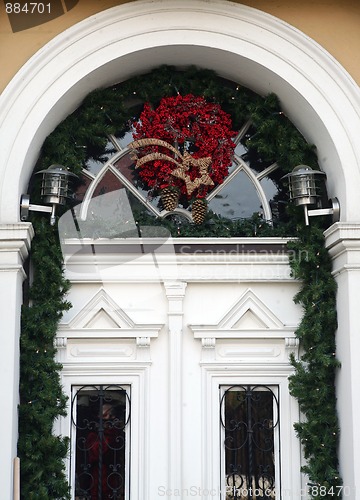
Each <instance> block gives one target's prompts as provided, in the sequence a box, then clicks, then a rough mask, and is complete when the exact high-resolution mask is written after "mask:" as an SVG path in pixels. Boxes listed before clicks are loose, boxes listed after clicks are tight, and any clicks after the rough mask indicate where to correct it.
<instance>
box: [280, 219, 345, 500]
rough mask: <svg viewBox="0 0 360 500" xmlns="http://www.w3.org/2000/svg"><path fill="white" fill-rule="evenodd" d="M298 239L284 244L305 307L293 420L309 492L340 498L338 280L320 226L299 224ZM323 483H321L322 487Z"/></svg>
mask: <svg viewBox="0 0 360 500" xmlns="http://www.w3.org/2000/svg"><path fill="white" fill-rule="evenodd" d="M298 235H299V236H298V239H297V240H296V241H292V242H291V243H289V244H288V246H289V247H290V248H291V249H292V250H294V252H293V256H294V255H296V258H294V259H292V260H290V265H291V269H292V275H293V277H294V278H296V279H299V280H301V289H300V291H299V292H298V293H297V295H296V296H295V299H294V300H295V303H297V304H301V305H302V307H303V317H302V320H301V323H300V325H299V327H298V329H297V331H296V335H297V337H298V338H299V340H300V346H301V350H302V355H301V357H300V360H296V359H295V358H294V356H292V358H291V362H292V364H293V366H294V368H295V374H294V375H292V376H291V377H290V392H291V394H292V395H293V396H294V397H295V398H296V399H297V400H298V402H299V407H300V410H301V412H302V414H303V415H304V417H305V418H304V421H303V422H300V423H297V424H296V425H295V429H296V432H297V434H298V436H299V438H300V440H301V443H302V445H303V450H304V456H305V459H306V460H307V464H306V465H305V466H304V467H303V472H305V473H306V474H307V475H308V477H309V478H310V481H312V483H313V485H311V484H310V488H309V490H310V493H311V494H312V498H326V499H331V498H334V496H335V497H338V498H340V497H341V494H339V493H340V492H341V488H340V487H341V484H342V483H341V479H340V477H339V471H338V459H337V447H338V438H339V425H338V419H337V412H336V396H335V374H336V370H337V369H338V367H339V362H338V360H337V359H336V354H335V350H336V345H335V332H336V328H337V315H336V282H335V279H334V277H333V276H332V274H331V259H330V257H329V254H328V252H327V251H326V249H325V246H324V236H323V230H322V229H321V227H319V226H317V224H316V222H314V223H313V225H312V226H308V227H305V228H304V227H301V228H299V232H298ZM320 488H322V489H320Z"/></svg>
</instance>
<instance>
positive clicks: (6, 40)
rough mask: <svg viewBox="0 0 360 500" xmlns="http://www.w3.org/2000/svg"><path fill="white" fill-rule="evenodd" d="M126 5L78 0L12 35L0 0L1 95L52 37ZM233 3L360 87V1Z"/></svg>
mask: <svg viewBox="0 0 360 500" xmlns="http://www.w3.org/2000/svg"><path fill="white" fill-rule="evenodd" d="M128 1H133V0H79V2H78V4H77V5H76V6H75V7H74V8H73V9H71V10H70V11H69V12H67V13H66V14H64V15H62V16H60V17H57V18H56V19H54V20H52V21H49V22H47V23H45V24H42V25H39V26H36V27H34V28H29V29H26V30H23V31H18V32H16V33H13V32H12V30H11V25H10V22H9V20H8V17H7V15H6V12H5V6H4V3H3V2H0V92H1V91H2V90H3V89H4V87H5V86H6V85H7V83H8V82H9V81H10V80H11V78H12V77H13V76H14V75H15V74H16V72H17V71H18V70H19V69H20V68H21V66H22V65H23V64H24V63H25V62H26V61H27V60H28V59H29V58H30V57H31V56H32V55H33V54H34V53H35V52H37V51H38V50H39V49H40V48H41V47H42V46H44V45H45V44H46V43H47V42H48V41H50V40H51V39H52V38H53V37H54V36H56V35H57V34H59V33H61V32H62V31H64V30H65V29H66V28H68V27H70V26H72V25H73V24H75V23H77V22H79V21H81V20H82V19H85V18H86V17H88V16H90V15H92V14H96V13H97V12H100V11H102V10H105V9H108V8H110V7H113V6H115V5H119V4H123V3H127V2H128ZM210 1H211V0H210ZM45 3H46V2H45ZM63 3H64V2H63ZM237 3H242V4H244V5H249V6H251V7H255V8H257V9H259V10H263V11H264V12H267V13H269V14H272V15H274V16H276V17H278V18H280V19H283V20H284V21H286V22H287V23H289V24H291V25H293V26H295V27H297V28H298V29H299V30H301V31H303V32H304V33H306V34H307V35H308V36H310V37H311V38H313V39H314V40H316V41H317V42H318V43H319V44H320V45H322V46H323V47H324V48H325V49H326V50H327V51H328V52H330V53H331V54H332V55H333V56H334V57H335V58H336V59H337V60H338V61H339V62H340V63H341V64H342V65H343V66H344V67H345V69H346V70H347V71H348V72H349V73H350V74H351V75H352V77H353V78H354V79H355V81H356V82H357V83H358V84H360V0H300V1H299V0H241V1H240V0H237Z"/></svg>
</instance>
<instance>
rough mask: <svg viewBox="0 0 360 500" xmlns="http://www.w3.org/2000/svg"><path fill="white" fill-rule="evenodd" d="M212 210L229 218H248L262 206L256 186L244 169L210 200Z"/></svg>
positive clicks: (260, 210) (259, 211)
mask: <svg viewBox="0 0 360 500" xmlns="http://www.w3.org/2000/svg"><path fill="white" fill-rule="evenodd" d="M209 210H212V211H213V212H215V213H216V214H218V215H221V216H222V217H226V218H227V219H246V218H247V217H251V216H252V215H253V214H254V213H255V212H257V213H262V207H261V204H260V200H259V197H258V194H257V192H256V189H255V186H254V185H253V183H252V182H251V180H250V179H249V177H248V176H247V175H246V173H245V172H244V171H243V170H242V171H240V172H238V173H237V174H236V176H235V177H234V178H233V179H232V181H231V182H229V184H227V185H226V186H224V187H223V189H221V191H220V192H219V193H218V194H217V195H216V196H215V197H214V198H213V199H212V200H211V201H210V202H209Z"/></svg>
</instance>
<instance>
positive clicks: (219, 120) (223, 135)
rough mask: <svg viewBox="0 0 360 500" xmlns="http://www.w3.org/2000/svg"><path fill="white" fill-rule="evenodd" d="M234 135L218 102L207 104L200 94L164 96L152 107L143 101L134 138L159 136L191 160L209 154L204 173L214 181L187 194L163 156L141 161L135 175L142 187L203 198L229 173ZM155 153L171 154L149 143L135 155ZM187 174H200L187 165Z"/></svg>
mask: <svg viewBox="0 0 360 500" xmlns="http://www.w3.org/2000/svg"><path fill="white" fill-rule="evenodd" d="M235 135H236V132H234V131H233V130H232V122H231V117H230V115H229V114H227V113H225V112H224V111H223V110H222V109H221V107H220V106H219V105H218V104H214V103H209V102H207V101H206V100H205V99H204V98H203V97H197V96H194V95H192V94H188V95H185V96H182V95H177V96H176V97H165V98H163V99H162V100H161V101H160V104H159V106H158V107H157V108H156V109H155V110H154V109H152V108H151V106H150V104H149V103H146V104H145V105H144V110H143V112H142V113H141V115H140V117H139V120H138V121H137V122H135V124H134V133H133V136H134V139H135V140H140V139H146V138H152V139H161V140H163V141H166V142H167V143H170V144H171V145H172V146H174V147H175V148H176V149H177V150H178V151H179V153H180V155H183V154H184V153H185V152H187V153H190V154H191V156H192V157H193V158H194V159H200V158H208V157H210V158H211V163H210V167H209V170H208V174H209V177H210V178H211V180H212V181H213V183H214V184H213V185H211V186H210V185H209V184H206V185H203V184H201V185H200V186H198V187H197V188H196V189H195V190H194V191H193V192H192V193H191V196H190V195H189V193H188V192H187V190H186V185H185V183H184V181H183V180H181V179H179V178H177V177H175V176H173V175H172V172H173V171H174V170H175V169H176V168H177V166H176V164H175V163H174V162H171V161H167V160H166V159H155V160H153V161H148V162H146V163H143V164H142V165H141V167H139V168H138V169H137V172H138V175H139V178H140V180H141V182H142V184H143V185H144V187H146V188H148V189H151V190H153V191H161V189H163V188H164V187H168V186H174V187H177V188H178V189H179V191H180V193H181V195H183V196H184V197H185V198H186V199H189V198H190V197H197V198H204V197H205V196H206V194H207V193H208V191H209V190H210V189H213V188H214V187H215V186H216V185H219V184H221V183H222V182H223V181H224V179H225V177H226V176H227V175H228V173H229V167H230V165H231V163H232V157H233V154H234V149H235V144H234V142H233V140H232V139H233V138H234V137H235ZM155 152H156V153H162V154H164V155H168V156H169V155H173V153H172V152H171V151H169V150H168V149H166V148H165V147H162V146H157V145H149V146H146V147H144V148H142V149H141V151H140V154H139V155H138V156H139V158H141V157H142V156H146V155H149V154H151V153H155ZM194 163H195V162H194ZM187 175H188V176H189V177H190V179H191V180H195V179H196V178H200V177H201V172H199V168H198V167H197V166H196V165H190V167H189V169H188V170H187Z"/></svg>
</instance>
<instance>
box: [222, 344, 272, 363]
mask: <svg viewBox="0 0 360 500" xmlns="http://www.w3.org/2000/svg"><path fill="white" fill-rule="evenodd" d="M218 354H219V356H221V357H222V358H229V360H230V359H232V360H234V359H236V360H239V359H247V360H248V361H249V360H250V359H251V360H253V359H254V358H255V359H256V358H277V357H279V356H280V355H281V349H280V348H279V347H276V346H273V345H269V346H255V345H254V346H247V345H246V346H242V345H229V346H222V347H220V348H219V350H218Z"/></svg>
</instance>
